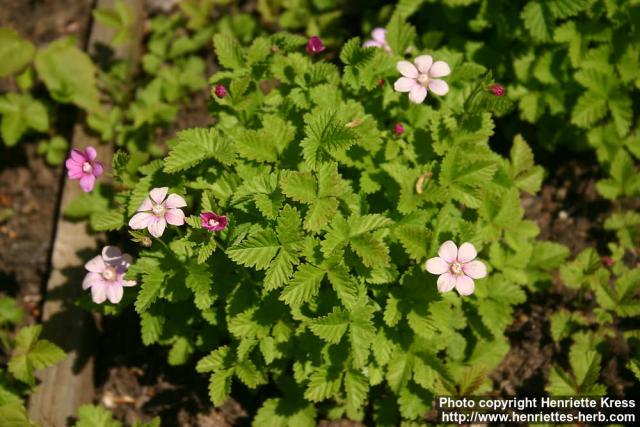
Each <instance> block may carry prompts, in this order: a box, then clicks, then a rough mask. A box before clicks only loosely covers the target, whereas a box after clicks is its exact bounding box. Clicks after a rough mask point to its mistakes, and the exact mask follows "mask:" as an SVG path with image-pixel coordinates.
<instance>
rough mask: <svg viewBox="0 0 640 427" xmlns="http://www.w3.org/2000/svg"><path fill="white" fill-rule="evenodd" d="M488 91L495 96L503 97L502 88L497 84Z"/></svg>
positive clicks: (503, 91) (503, 90)
mask: <svg viewBox="0 0 640 427" xmlns="http://www.w3.org/2000/svg"><path fill="white" fill-rule="evenodd" d="M489 91H490V92H491V93H492V94H494V95H495V96H504V93H505V89H504V86H502V85H499V84H498V83H494V84H492V85H491V87H490V88H489Z"/></svg>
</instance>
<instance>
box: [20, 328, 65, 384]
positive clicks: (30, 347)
mask: <svg viewBox="0 0 640 427" xmlns="http://www.w3.org/2000/svg"><path fill="white" fill-rule="evenodd" d="M41 332H42V326H40V325H36V326H27V327H25V328H22V329H20V331H19V332H18V334H17V335H16V343H15V348H14V350H13V353H12V355H11V360H10V361H9V372H10V373H11V374H12V375H13V376H14V377H15V378H17V379H18V380H20V381H22V382H25V383H27V384H33V383H34V381H35V378H34V376H33V372H34V371H35V370H36V369H42V368H46V367H49V366H51V365H54V364H56V363H58V362H59V361H61V360H62V359H64V357H65V354H64V352H63V351H62V350H61V349H60V348H59V347H58V346H56V345H55V344H52V343H51V342H49V341H47V340H41V339H39V336H40V333H41Z"/></svg>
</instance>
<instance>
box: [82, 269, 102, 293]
mask: <svg viewBox="0 0 640 427" xmlns="http://www.w3.org/2000/svg"><path fill="white" fill-rule="evenodd" d="M97 282H102V275H101V274H99V273H87V275H86V276H84V280H83V281H82V289H84V290H87V289H89V288H90V287H92V286H93V285H94V284H96V283H97Z"/></svg>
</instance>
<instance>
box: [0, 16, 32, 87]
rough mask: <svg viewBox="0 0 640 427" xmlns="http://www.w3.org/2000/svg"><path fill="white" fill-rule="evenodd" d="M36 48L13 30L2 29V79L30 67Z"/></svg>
mask: <svg viewBox="0 0 640 427" xmlns="http://www.w3.org/2000/svg"><path fill="white" fill-rule="evenodd" d="M35 52H36V48H35V46H34V45H33V43H31V42H30V41H28V40H25V39H23V38H22V37H20V35H19V34H18V32H17V31H15V30H14V29H12V28H0V77H6V76H8V75H11V74H15V73H17V72H18V71H20V70H22V69H23V68H24V67H25V66H27V65H29V63H30V62H31V60H32V59H33V55H34V54H35Z"/></svg>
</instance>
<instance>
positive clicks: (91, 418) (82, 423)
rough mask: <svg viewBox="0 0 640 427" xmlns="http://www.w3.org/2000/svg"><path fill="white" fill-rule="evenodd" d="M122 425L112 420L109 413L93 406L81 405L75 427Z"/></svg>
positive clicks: (116, 426) (112, 426)
mask: <svg viewBox="0 0 640 427" xmlns="http://www.w3.org/2000/svg"><path fill="white" fill-rule="evenodd" d="M121 426H122V423H121V422H120V421H116V420H114V419H113V416H112V415H111V412H109V411H108V410H106V409H104V408H102V407H100V406H94V405H82V406H81V407H80V409H78V423H77V424H76V427H121Z"/></svg>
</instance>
